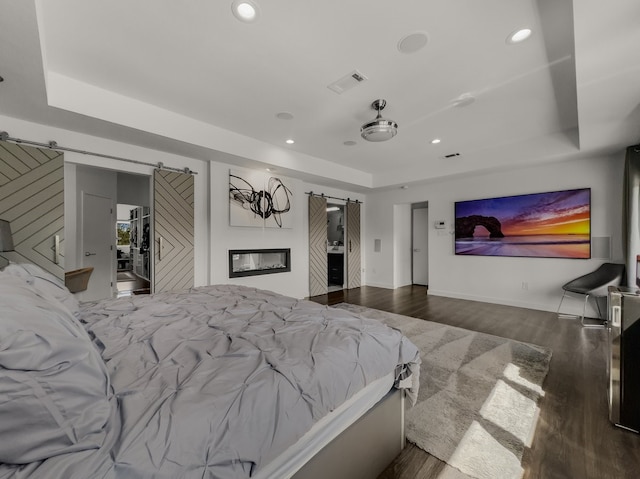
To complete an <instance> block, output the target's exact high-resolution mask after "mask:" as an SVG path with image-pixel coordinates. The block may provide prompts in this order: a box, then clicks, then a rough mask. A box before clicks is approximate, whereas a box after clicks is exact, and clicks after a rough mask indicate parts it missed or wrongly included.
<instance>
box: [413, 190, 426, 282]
mask: <svg viewBox="0 0 640 479" xmlns="http://www.w3.org/2000/svg"><path fill="white" fill-rule="evenodd" d="M411 247H412V261H411V266H412V267H411V277H412V283H413V284H417V285H421V286H428V285H429V205H428V203H426V202H422V203H414V204H412V205H411Z"/></svg>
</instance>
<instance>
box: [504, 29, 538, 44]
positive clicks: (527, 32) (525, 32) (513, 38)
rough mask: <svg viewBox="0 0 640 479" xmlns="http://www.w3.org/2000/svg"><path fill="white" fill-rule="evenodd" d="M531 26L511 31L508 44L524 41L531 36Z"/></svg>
mask: <svg viewBox="0 0 640 479" xmlns="http://www.w3.org/2000/svg"><path fill="white" fill-rule="evenodd" d="M531 33H532V32H531V29H530V28H521V29H520V30H516V31H515V32H511V34H510V35H509V36H508V37H507V40H506V42H507V44H508V45H514V44H516V43H520V42H524V41H525V40H526V39H527V38H529V37H530V36H531Z"/></svg>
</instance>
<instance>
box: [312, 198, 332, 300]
mask: <svg viewBox="0 0 640 479" xmlns="http://www.w3.org/2000/svg"><path fill="white" fill-rule="evenodd" d="M328 279H329V276H328V269H327V199H326V198H324V197H321V196H313V195H309V296H318V295H320V294H327V291H328Z"/></svg>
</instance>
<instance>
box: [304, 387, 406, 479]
mask: <svg viewBox="0 0 640 479" xmlns="http://www.w3.org/2000/svg"><path fill="white" fill-rule="evenodd" d="M404 396H405V393H404V391H403V390H400V389H393V390H392V391H390V392H389V393H388V394H387V395H386V396H385V397H383V398H382V399H381V400H380V401H379V402H378V403H377V404H376V405H375V406H373V407H372V408H371V409H370V410H369V411H367V412H366V413H365V414H364V415H363V416H362V417H360V419H358V420H357V421H356V422H354V423H353V424H352V425H351V426H349V427H348V428H347V429H345V430H344V431H343V432H342V433H341V434H339V435H338V436H337V437H336V438H335V439H334V440H333V441H331V442H330V443H329V444H327V445H326V446H325V447H324V448H323V449H321V450H320V452H318V454H316V455H315V456H314V457H312V458H311V460H309V461H308V462H307V463H306V464H305V465H304V466H302V468H301V469H299V470H298V472H296V473H295V474H294V475H293V476H292V478H293V479H326V478H327V477H330V478H332V479H353V478H354V477H359V478H371V479H375V478H376V477H378V476H379V475H380V474H381V473H382V472H383V471H384V470H385V469H386V468H387V466H388V465H389V464H391V462H392V461H393V460H394V459H395V458H396V457H397V456H398V454H400V452H401V451H402V449H404V446H405V431H404V400H405V397H404Z"/></svg>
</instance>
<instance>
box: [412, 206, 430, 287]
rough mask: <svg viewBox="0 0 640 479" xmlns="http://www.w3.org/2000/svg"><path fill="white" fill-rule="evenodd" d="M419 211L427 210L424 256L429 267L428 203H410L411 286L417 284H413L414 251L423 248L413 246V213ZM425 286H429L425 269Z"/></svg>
mask: <svg viewBox="0 0 640 479" xmlns="http://www.w3.org/2000/svg"><path fill="white" fill-rule="evenodd" d="M419 209H426V210H427V220H426V222H427V224H426V227H427V244H426V248H425V249H426V250H427V252H426V254H427V268H428V266H429V259H428V258H429V239H428V235H429V233H428V232H429V202H428V201H420V202H418V203H411V225H410V228H411V283H412V284H417V283H416V282H415V276H414V271H413V266H414V254H415V249H416V247H417V246H424V245H415V244H414V236H413V233H414V231H413V221H414V211H415V210H419ZM426 286H427V287H428V286H429V271H428V269H427V284H426Z"/></svg>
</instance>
